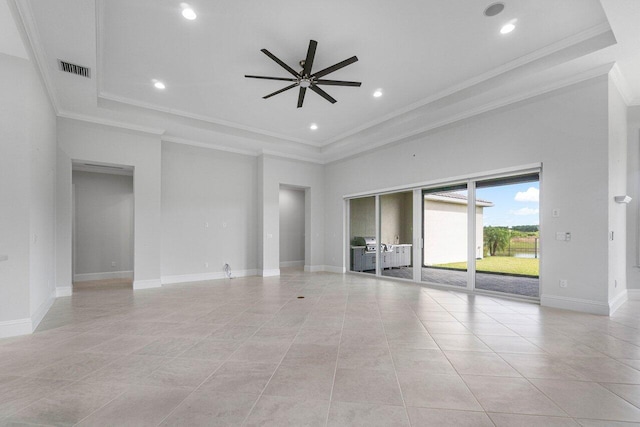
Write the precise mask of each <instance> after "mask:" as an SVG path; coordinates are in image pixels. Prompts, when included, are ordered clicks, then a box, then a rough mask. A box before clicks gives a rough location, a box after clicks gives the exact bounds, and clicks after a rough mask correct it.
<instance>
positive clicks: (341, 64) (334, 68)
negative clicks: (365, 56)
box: [312, 56, 358, 78]
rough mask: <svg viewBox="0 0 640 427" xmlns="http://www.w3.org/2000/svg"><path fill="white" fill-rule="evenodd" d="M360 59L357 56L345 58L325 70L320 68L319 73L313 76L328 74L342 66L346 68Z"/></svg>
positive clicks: (318, 76)
mask: <svg viewBox="0 0 640 427" xmlns="http://www.w3.org/2000/svg"><path fill="white" fill-rule="evenodd" d="M357 61H358V57H357V56H352V57H351V58H349V59H345V60H344V61H342V62H338V63H337V64H335V65H332V66H331V67H328V68H325V69H324V70H320V71H318V72H317V73H315V74H313V75H312V77H316V78H320V77H322V76H326V75H327V74H329V73H333V72H334V71H338V70H339V69H340V68H344V67H346V66H347V65H351V64H353V63H354V62H357Z"/></svg>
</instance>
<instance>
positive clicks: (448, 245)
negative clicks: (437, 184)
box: [422, 184, 468, 288]
mask: <svg viewBox="0 0 640 427" xmlns="http://www.w3.org/2000/svg"><path fill="white" fill-rule="evenodd" d="M467 195H468V191H467V185H466V184H461V185H457V186H449V187H441V188H434V189H428V190H423V192H422V198H423V228H422V238H423V242H424V247H423V250H422V264H423V265H422V281H423V282H428V283H434V284H439V285H452V286H459V287H464V288H466V287H467V256H468V253H467V247H468V246H467V244H468V237H467V236H468V232H467V228H468V221H467V218H468V214H467V210H468V207H467V205H468V202H467Z"/></svg>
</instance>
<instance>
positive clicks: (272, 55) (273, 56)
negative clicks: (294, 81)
mask: <svg viewBox="0 0 640 427" xmlns="http://www.w3.org/2000/svg"><path fill="white" fill-rule="evenodd" d="M260 52H262V53H264V54H265V55H267V56H268V57H269V58H271V59H273V60H274V61H275V62H277V63H278V65H280V66H281V67H282V68H284V69H285V70H287V71H288V72H289V74H291V75H293V76H295V77H298V73H296V71H295V70H294V69H293V68H291V67H289V66H288V65H287V64H285V63H284V62H282V61H281V60H280V59H278V57H277V56H275V55H274V54H273V53H271V52H269V51H268V50H267V49H261V50H260Z"/></svg>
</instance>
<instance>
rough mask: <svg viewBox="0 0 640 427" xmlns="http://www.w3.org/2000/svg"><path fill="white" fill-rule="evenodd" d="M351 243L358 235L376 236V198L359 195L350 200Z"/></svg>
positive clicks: (351, 243)
mask: <svg viewBox="0 0 640 427" xmlns="http://www.w3.org/2000/svg"><path fill="white" fill-rule="evenodd" d="M349 221H350V224H349V232H350V236H349V237H350V238H349V244H350V245H353V243H354V241H353V240H354V239H355V238H356V237H374V238H375V237H376V198H375V197H358V198H355V199H352V200H350V201H349Z"/></svg>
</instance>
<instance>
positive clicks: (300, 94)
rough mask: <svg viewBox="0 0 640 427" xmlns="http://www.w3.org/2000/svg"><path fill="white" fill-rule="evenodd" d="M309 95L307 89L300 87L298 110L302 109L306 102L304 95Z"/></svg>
mask: <svg viewBox="0 0 640 427" xmlns="http://www.w3.org/2000/svg"><path fill="white" fill-rule="evenodd" d="M305 93H307V88H306V87H300V93H299V94H298V108H302V103H303V102H304V94H305Z"/></svg>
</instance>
